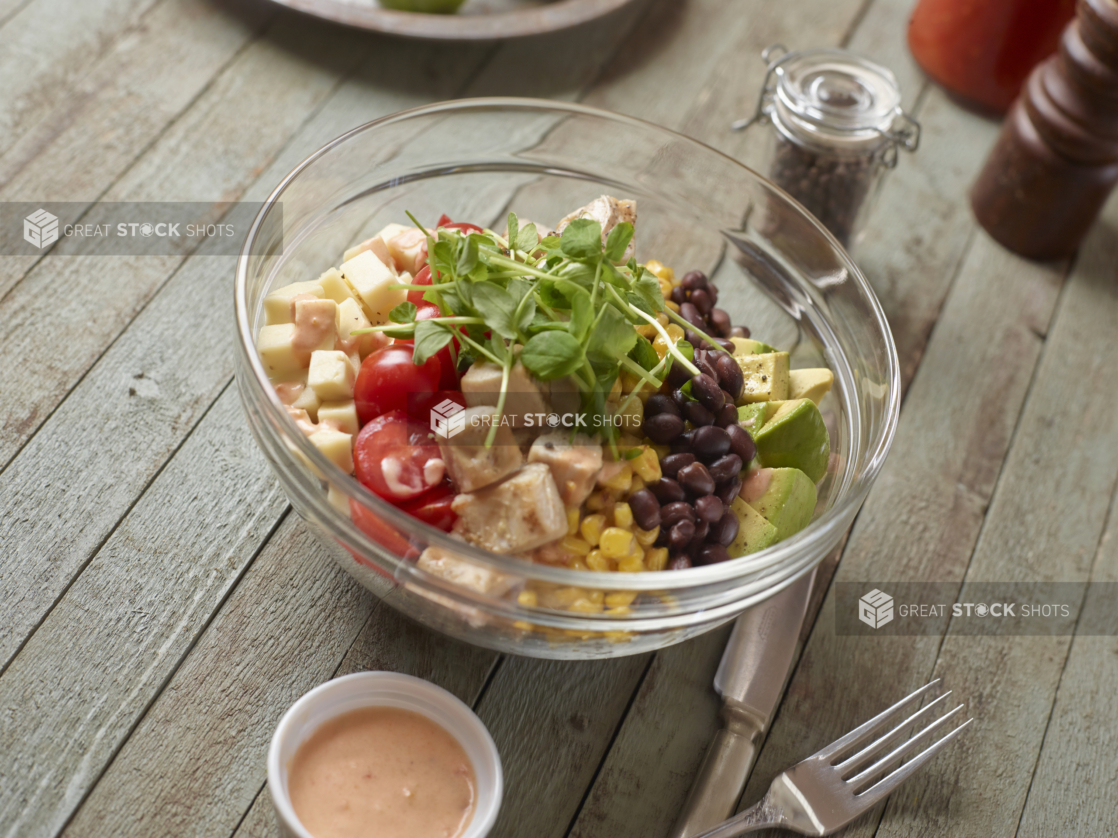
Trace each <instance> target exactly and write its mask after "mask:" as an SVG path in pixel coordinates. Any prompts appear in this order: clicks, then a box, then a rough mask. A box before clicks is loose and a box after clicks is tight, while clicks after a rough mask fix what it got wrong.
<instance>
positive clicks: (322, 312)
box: [291, 297, 338, 366]
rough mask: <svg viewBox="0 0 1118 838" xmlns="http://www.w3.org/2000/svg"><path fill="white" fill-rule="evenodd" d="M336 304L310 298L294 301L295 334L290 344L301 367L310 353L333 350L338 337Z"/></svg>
mask: <svg viewBox="0 0 1118 838" xmlns="http://www.w3.org/2000/svg"><path fill="white" fill-rule="evenodd" d="M337 320H338V304H337V303H335V302H334V301H333V300H321V299H318V298H315V297H310V298H307V299H303V300H296V301H295V334H294V335H293V336H292V339H291V342H292V345H293V346H294V347H295V352H296V354H297V355H298V356H299V357H300V359H301V360H302V362H303V366H306V365H307V364H309V363H310V359H311V353H312V352H316V351H318V350H320V349H325V350H329V349H333V348H334V344H335V342H336V340H337V336H338V326H337Z"/></svg>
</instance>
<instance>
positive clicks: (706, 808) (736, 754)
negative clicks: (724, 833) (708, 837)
mask: <svg viewBox="0 0 1118 838" xmlns="http://www.w3.org/2000/svg"><path fill="white" fill-rule="evenodd" d="M722 719H723V727H722V728H721V729H719V731H718V733H716V734H715V736H714V740H713V741H712V742H711V743H710V747H709V748H707V753H706V757H704V758H703V765H702V767H701V768H700V769H699V773H698V774H697V775H696V776H695V782H694V784H693V785H692V786H691V793H690V794H689V795H688V797H687V802H686V803H685V804H684V806H683V811H682V813H681V814H680V816H679V819H678V820H677V821H676V823H675V827H674V828H673V830H672V832H671V833H670V836H669V838H693V836H696V835H701V834H702V833H704V832H706V831H707V830H708V829H712V828H713V827H716V826H718V824H720V823H722V821H724V820H726V819H727V818H729V817H730V816H731V815H733V814H734V812H735V811H736V810H737V805H738V799H739V798H740V797H741V792H742V788H743V787H744V786H745V780H746V778H747V777H748V776H749V772H750V770H751V769H752V768H753V760H754V759H756V757H757V745H758V743H759V741H760V739H761V734H762V733H763V731H762V730H761V729H760V728H759V726H758V725H757V724H756V720H754V719H753V718H752V717H750V716H749V714H747V713H744V712H742V711H740V710H738V709H736V708H734V707H732V706H730V705H726V706H724V707H723V710H722Z"/></svg>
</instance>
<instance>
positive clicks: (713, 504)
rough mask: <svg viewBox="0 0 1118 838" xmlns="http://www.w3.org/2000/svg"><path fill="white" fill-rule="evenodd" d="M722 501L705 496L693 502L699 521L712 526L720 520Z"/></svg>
mask: <svg viewBox="0 0 1118 838" xmlns="http://www.w3.org/2000/svg"><path fill="white" fill-rule="evenodd" d="M722 510H723V506H722V501H720V500H719V499H718V498H716V497H715V496H714V495H707V496H706V497H702V498H699V499H698V500H697V501H695V514H696V515H697V516H698V517H699V520H700V521H706V522H707V523H708V524H714V523H715V522H717V521H718V520H720V519H721V518H722Z"/></svg>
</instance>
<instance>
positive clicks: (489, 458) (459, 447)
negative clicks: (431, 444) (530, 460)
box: [438, 405, 524, 492]
mask: <svg viewBox="0 0 1118 838" xmlns="http://www.w3.org/2000/svg"><path fill="white" fill-rule="evenodd" d="M496 414H497V408H495V407H491V406H489V405H482V406H480V407H468V408H466V410H465V411H463V412H462V413H460V414H456V415H454V416H451V417H450V419H451V420H452V421H453V420H455V419H456V417H457V416H461V417H462V419H464V420H465V424H464V425H463V426H462V430H460V431H458V432H457V433H455V434H454V435H453V436H447V437H446V438H440V439H439V441H438V442H439V453H440V454H442V458H443V462H445V463H446V470H447V474H449V475H450V479H451V480H452V481H453V482H454V485H455V486H456V487H457V489H458V491H459V492H473V491H475V490H476V489H480V488H482V487H483V486H488V485H489V484H491V483H496V482H497V481H498V480H501V479H502V478H505V477H508V475H510V474H512V473H513V472H514V471H516V470H517V469H518V468H520V466H521V464H523V462H524V456H523V455H522V454H521V453H520V447H519V446H518V445H517V443H516V439H515V438H514V437H513V435H512V428H510V427H509V426H508V425H498V426H497V435H496V437H495V438H494V440H493V445H492V446H491V447H489V448H486V447H485V439H486V437H487V436H488V435H489V427H490V423H491V420H492V419H493V418H494V417H495V416H496Z"/></svg>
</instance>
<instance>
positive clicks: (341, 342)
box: [337, 297, 385, 358]
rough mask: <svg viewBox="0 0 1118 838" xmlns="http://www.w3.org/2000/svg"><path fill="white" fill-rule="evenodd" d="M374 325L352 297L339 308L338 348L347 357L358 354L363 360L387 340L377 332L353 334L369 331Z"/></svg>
mask: <svg viewBox="0 0 1118 838" xmlns="http://www.w3.org/2000/svg"><path fill="white" fill-rule="evenodd" d="M371 325H372V324H371V323H370V322H369V318H368V317H366V316H365V312H364V311H363V310H362V308H361V304H360V303H359V302H357V300H355V299H353V298H352V297H351V298H350V299H348V300H346V301H345V302H344V303H341V304H340V305H339V306H338V323H337V326H338V346H337V348H338V349H340V350H342V351H343V352H345V353H346V354H347V355H348V354H350V353H352V352H357V353H358V354H359V355H360V356H361V357H362V358H364V357H365V356H367V355H368V354H369V353H370V352H372V351H373V350H374V349H377V348H378V347H380V346H383V345H384V342H385V338H384V337H383V336H382V335H380V334H377V333H376V332H370V333H369V334H365V335H355V334H353V333H354V332H356V331H357V330H359V329H368V328H369V327H370V326H371Z"/></svg>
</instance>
